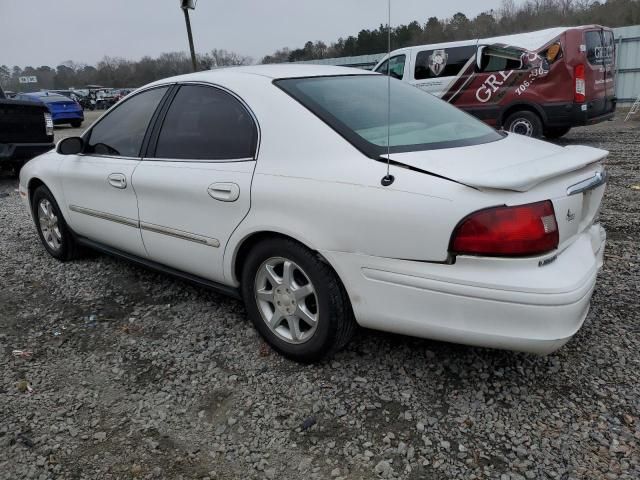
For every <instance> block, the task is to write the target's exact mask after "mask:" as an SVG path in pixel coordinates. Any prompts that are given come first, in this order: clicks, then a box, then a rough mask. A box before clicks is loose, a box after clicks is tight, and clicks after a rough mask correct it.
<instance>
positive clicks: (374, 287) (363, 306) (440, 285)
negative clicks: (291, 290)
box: [322, 225, 605, 354]
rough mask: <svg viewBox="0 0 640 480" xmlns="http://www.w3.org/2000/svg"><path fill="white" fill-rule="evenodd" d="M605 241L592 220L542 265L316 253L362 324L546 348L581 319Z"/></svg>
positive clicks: (527, 348)
mask: <svg viewBox="0 0 640 480" xmlns="http://www.w3.org/2000/svg"><path fill="white" fill-rule="evenodd" d="M604 245H605V233H604V230H603V229H602V228H601V227H600V226H599V225H596V226H593V227H592V228H591V229H590V230H589V231H588V232H585V233H583V234H582V235H581V236H580V237H579V238H578V239H577V240H576V241H575V242H574V243H573V244H572V245H571V246H569V247H568V248H567V249H566V250H565V251H563V252H562V253H560V254H558V256H557V259H556V260H555V261H553V262H551V263H548V264H546V265H544V266H542V267H541V266H539V265H538V262H539V261H540V258H536V259H489V258H479V257H459V258H458V259H457V261H456V263H455V264H454V265H442V264H430V263H420V262H410V261H405V260H394V259H387V258H378V257H367V256H363V255H357V254H348V253H341V252H322V253H323V254H324V255H325V256H326V258H327V259H328V260H329V261H330V262H331V263H332V265H333V266H334V267H335V268H336V270H337V272H338V274H339V275H340V278H341V279H342V280H343V282H344V284H345V287H346V289H347V292H348V293H349V296H350V299H351V303H352V305H353V309H354V313H355V315H356V319H357V321H358V323H359V324H360V325H362V326H364V327H368V328H374V329H377V330H383V331H389V332H394V333H400V334H405V335H411V336H417V337H424V338H432V339H436V340H444V341H449V342H455V343H462V344H467V345H477V346H483V347H491V348H501V349H508V350H519V351H526V352H532V353H538V354H547V353H550V352H553V351H554V350H557V349H558V348H560V347H561V346H562V345H564V344H565V343H566V342H567V341H568V340H569V339H571V337H572V336H573V335H574V334H575V333H576V332H577V331H578V330H579V329H580V327H581V326H582V324H583V322H584V319H585V317H586V315H587V313H588V311H589V304H590V299H591V295H592V293H593V289H594V287H595V282H596V276H597V272H598V270H599V268H600V267H601V266H602V259H603V253H604ZM547 257H549V256H547Z"/></svg>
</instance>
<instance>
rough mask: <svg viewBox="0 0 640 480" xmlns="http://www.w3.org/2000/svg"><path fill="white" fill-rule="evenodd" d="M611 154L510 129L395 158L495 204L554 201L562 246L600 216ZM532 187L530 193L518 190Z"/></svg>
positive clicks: (398, 155) (395, 155)
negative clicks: (492, 138)
mask: <svg viewBox="0 0 640 480" xmlns="http://www.w3.org/2000/svg"><path fill="white" fill-rule="evenodd" d="M607 154H608V152H607V151H605V150H600V149H598V148H592V147H584V146H567V147H560V146H557V145H553V144H551V143H547V142H543V141H540V140H535V139H532V138H529V137H524V136H521V135H517V134H509V135H508V136H507V137H506V138H505V139H503V140H499V141H496V142H491V143H485V144H482V145H474V146H469V147H460V148H451V149H442V150H430V151H423V152H411V153H402V154H394V155H392V156H391V160H392V161H393V162H396V163H401V164H404V165H407V166H409V167H413V168H414V169H419V170H421V171H424V172H425V173H429V174H434V175H437V176H441V177H444V178H446V179H449V180H452V181H455V182H459V183H462V184H464V185H468V186H470V187H474V188H477V189H480V190H484V191H486V193H487V194H489V195H493V196H495V205H499V204H507V205H518V204H523V203H532V202H536V201H543V200H551V201H552V202H553V206H554V211H555V215H556V222H557V224H558V232H559V250H560V251H562V250H563V249H564V248H566V246H568V245H570V244H571V243H573V242H574V241H575V240H576V239H577V237H578V236H579V235H580V234H581V233H583V232H585V231H586V230H588V229H589V228H590V227H591V226H592V225H593V223H594V222H595V221H596V219H597V214H598V212H599V209H600V204H601V202H602V197H603V195H604V190H605V186H606V172H605V171H604V169H603V167H602V164H601V161H603V160H604V159H605V157H606V156H607ZM534 189H535V190H534ZM500 190H502V191H503V192H500ZM529 190H533V191H531V192H530V193H527V194H526V195H525V196H524V197H523V196H521V195H519V193H517V192H527V191H529ZM505 191H506V192H505ZM478 208H480V207H478ZM470 213H471V212H470ZM596 243H597V242H596ZM599 247H600V244H599V243H597V245H596V244H594V249H595V248H599Z"/></svg>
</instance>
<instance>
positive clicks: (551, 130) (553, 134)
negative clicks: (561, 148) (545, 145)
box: [544, 127, 571, 139]
mask: <svg viewBox="0 0 640 480" xmlns="http://www.w3.org/2000/svg"><path fill="white" fill-rule="evenodd" d="M569 130H571V127H547V128H545V129H544V136H545V137H547V138H550V139H554V138H560V137H563V136H564V135H566V134H567V133H569Z"/></svg>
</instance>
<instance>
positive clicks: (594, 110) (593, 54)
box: [584, 28, 613, 119]
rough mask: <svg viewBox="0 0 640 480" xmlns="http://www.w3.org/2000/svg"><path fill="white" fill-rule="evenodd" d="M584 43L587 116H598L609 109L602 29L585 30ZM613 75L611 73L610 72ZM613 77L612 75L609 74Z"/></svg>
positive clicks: (605, 55) (605, 54) (605, 52)
mask: <svg viewBox="0 0 640 480" xmlns="http://www.w3.org/2000/svg"><path fill="white" fill-rule="evenodd" d="M584 42H585V45H586V52H585V57H586V62H585V69H584V70H585V72H584V73H585V83H586V102H587V106H588V107H587V108H588V109H587V117H588V118H589V119H591V118H594V117H599V116H601V115H604V114H606V113H608V112H610V111H611V106H610V105H608V103H610V102H608V101H607V97H608V95H607V78H608V75H607V66H606V64H605V58H606V57H607V51H606V50H607V48H606V47H605V39H604V31H603V30H602V29H601V28H597V29H596V28H594V29H589V30H585V32H584ZM611 75H613V74H611ZM611 79H613V76H611Z"/></svg>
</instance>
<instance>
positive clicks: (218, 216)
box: [133, 83, 258, 282]
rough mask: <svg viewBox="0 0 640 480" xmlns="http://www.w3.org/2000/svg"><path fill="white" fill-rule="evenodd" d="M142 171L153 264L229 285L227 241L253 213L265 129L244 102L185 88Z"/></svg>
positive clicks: (209, 89)
mask: <svg viewBox="0 0 640 480" xmlns="http://www.w3.org/2000/svg"><path fill="white" fill-rule="evenodd" d="M163 110H165V112H166V113H164V114H163V115H162V119H161V122H158V124H157V126H156V128H154V133H153V134H152V141H151V142H152V143H151V144H150V146H149V149H148V153H147V155H146V156H145V158H144V159H143V161H142V162H141V164H140V166H139V167H138V168H137V169H136V171H135V173H134V176H133V185H134V187H135V189H136V192H137V194H138V206H139V211H140V227H141V231H142V238H143V240H144V244H145V246H146V249H147V252H148V254H149V258H150V259H151V260H153V261H156V262H158V263H161V264H164V265H167V266H169V267H172V268H175V269H178V270H181V271H183V272H187V273H190V274H192V275H196V276H198V277H201V278H204V279H207V280H212V281H215V282H224V276H223V273H222V260H223V255H224V249H225V246H226V243H227V240H228V239H229V237H230V236H231V233H232V232H233V231H234V230H235V228H236V227H237V226H238V225H239V224H240V222H241V221H242V219H243V218H244V217H245V216H246V215H247V213H248V212H249V206H250V200H251V179H252V177H253V171H254V168H255V163H256V151H257V146H258V126H257V123H256V121H255V119H254V117H253V115H252V114H251V113H250V111H249V109H248V108H247V107H246V106H245V105H244V103H243V102H242V101H241V100H240V99H238V98H237V97H236V96H235V95H233V94H232V93H230V92H228V91H226V90H224V89H222V88H219V87H216V86H212V85H208V84H193V83H192V84H183V85H180V86H179V87H178V88H177V90H176V91H175V92H174V93H173V98H172V99H171V101H170V104H169V103H168V104H167V106H166V107H165V108H164V109H163Z"/></svg>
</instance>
